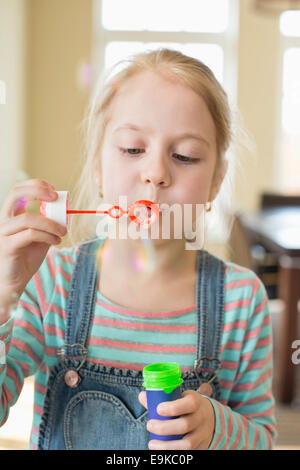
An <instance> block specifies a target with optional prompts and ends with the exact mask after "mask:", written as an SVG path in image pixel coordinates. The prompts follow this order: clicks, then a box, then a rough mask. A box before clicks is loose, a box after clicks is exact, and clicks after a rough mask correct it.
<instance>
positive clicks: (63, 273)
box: [57, 266, 72, 281]
mask: <svg viewBox="0 0 300 470" xmlns="http://www.w3.org/2000/svg"><path fill="white" fill-rule="evenodd" d="M57 271H58V272H60V273H61V274H62V275H63V277H64V278H65V279H66V280H67V281H70V280H71V277H72V276H71V274H68V273H67V272H66V271H65V270H64V269H63V268H62V267H61V266H57Z"/></svg>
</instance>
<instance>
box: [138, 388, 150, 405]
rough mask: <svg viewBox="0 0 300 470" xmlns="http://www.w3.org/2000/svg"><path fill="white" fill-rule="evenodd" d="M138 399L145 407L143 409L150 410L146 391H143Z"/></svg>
mask: <svg viewBox="0 0 300 470" xmlns="http://www.w3.org/2000/svg"><path fill="white" fill-rule="evenodd" d="M138 399H139V402H140V403H141V404H142V405H143V407H144V408H147V409H148V406H147V396H146V392H145V391H142V392H140V393H139V396H138Z"/></svg>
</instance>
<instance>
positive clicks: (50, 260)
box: [47, 250, 55, 284]
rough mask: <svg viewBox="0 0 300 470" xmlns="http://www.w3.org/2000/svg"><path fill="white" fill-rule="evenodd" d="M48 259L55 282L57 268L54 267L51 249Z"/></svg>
mask: <svg viewBox="0 0 300 470" xmlns="http://www.w3.org/2000/svg"><path fill="white" fill-rule="evenodd" d="M47 261H48V265H49V271H50V274H51V277H52V281H53V284H55V268H54V265H53V261H52V251H51V250H49V252H48V256H47Z"/></svg>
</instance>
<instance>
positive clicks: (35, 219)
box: [0, 213, 67, 237]
mask: <svg viewBox="0 0 300 470" xmlns="http://www.w3.org/2000/svg"><path fill="white" fill-rule="evenodd" d="M26 229H34V230H41V231H43V232H49V233H51V234H52V235H57V236H58V237H62V236H64V235H66V233H67V229H66V227H64V226H63V225H60V224H59V223H58V222H55V221H54V220H51V219H48V218H47V217H42V216H40V215H37V214H29V213H24V214H20V215H17V216H15V217H13V218H11V219H7V220H6V221H5V223H3V224H2V225H1V224H0V235H4V236H10V235H13V234H15V233H18V232H21V231H23V230H26Z"/></svg>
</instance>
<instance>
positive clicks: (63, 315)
mask: <svg viewBox="0 0 300 470" xmlns="http://www.w3.org/2000/svg"><path fill="white" fill-rule="evenodd" d="M50 310H54V311H55V312H57V313H59V315H60V317H61V318H63V319H65V318H66V312H65V311H64V310H63V309H62V308H60V307H58V305H56V304H50V305H49V311H50Z"/></svg>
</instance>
